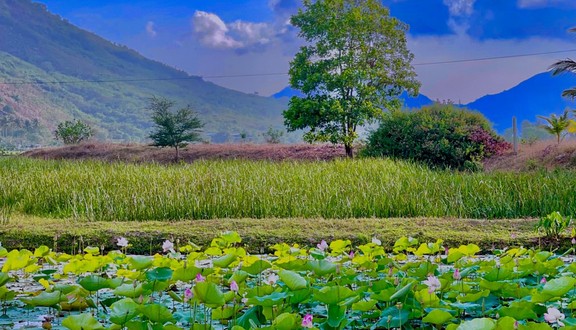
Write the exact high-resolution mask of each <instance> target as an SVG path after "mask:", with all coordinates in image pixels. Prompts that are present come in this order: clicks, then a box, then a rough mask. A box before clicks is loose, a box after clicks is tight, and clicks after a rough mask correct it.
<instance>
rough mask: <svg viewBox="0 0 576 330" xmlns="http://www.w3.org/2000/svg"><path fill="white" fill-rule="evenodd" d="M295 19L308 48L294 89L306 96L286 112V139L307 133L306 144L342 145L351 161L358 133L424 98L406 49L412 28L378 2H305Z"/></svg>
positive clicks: (297, 64)
mask: <svg viewBox="0 0 576 330" xmlns="http://www.w3.org/2000/svg"><path fill="white" fill-rule="evenodd" d="M303 5H304V6H303V9H300V10H299V11H298V13H297V14H296V15H294V16H292V18H291V23H292V25H294V26H296V27H298V28H299V29H300V32H299V36H300V37H302V38H304V39H305V40H306V42H307V45H306V46H303V47H301V48H300V51H299V52H298V53H297V54H296V56H295V57H294V59H293V60H292V62H291V63H290V71H289V73H290V85H291V87H292V88H294V89H298V90H300V91H302V93H303V94H304V96H303V97H302V98H299V97H296V96H294V97H292V98H291V99H290V103H289V108H288V110H286V111H284V123H285V125H286V127H287V129H288V131H294V130H298V129H309V130H308V131H307V132H306V133H305V134H304V139H305V140H306V141H307V142H314V141H329V142H332V143H342V144H344V147H345V149H346V155H347V156H348V157H352V156H353V150H352V146H353V142H354V140H355V139H356V138H357V133H356V129H357V128H358V126H362V125H364V124H366V123H369V122H372V121H374V120H375V119H377V118H380V117H381V115H382V114H383V110H386V109H396V108H399V107H400V101H399V100H398V96H399V95H400V94H401V93H402V91H404V90H407V91H408V92H410V94H413V95H416V94H417V93H418V88H419V85H420V84H419V83H418V82H417V80H416V74H415V72H414V70H413V68H412V66H411V64H410V63H411V61H412V58H413V55H412V54H411V53H410V52H409V51H408V48H407V47H406V36H405V33H406V31H407V26H406V25H405V24H404V23H402V22H400V21H399V20H397V19H396V18H393V17H390V15H389V10H388V8H386V7H383V6H382V3H381V1H379V0H316V1H312V0H304V2H303Z"/></svg>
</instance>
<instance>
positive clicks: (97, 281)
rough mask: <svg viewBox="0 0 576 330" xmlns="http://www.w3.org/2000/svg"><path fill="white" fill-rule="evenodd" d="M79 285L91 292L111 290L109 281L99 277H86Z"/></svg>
mask: <svg viewBox="0 0 576 330" xmlns="http://www.w3.org/2000/svg"><path fill="white" fill-rule="evenodd" d="M78 284H80V285H81V286H82V287H83V288H84V289H86V290H88V291H90V292H96V291H98V290H101V289H106V288H109V282H108V279H106V278H104V277H101V276H97V275H89V276H86V277H84V278H82V279H81V280H80V281H78Z"/></svg>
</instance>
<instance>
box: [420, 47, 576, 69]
mask: <svg viewBox="0 0 576 330" xmlns="http://www.w3.org/2000/svg"><path fill="white" fill-rule="evenodd" d="M570 52H576V49H566V50H554V51H549V52H541V53H528V54H516V55H504V56H492V57H480V58H471V59H463V60H449V61H438V62H424V63H415V64H414V65H415V66H416V65H418V66H420V65H436V64H452V63H465V62H480V61H491V60H501V59H507V58H518V57H529V56H538V55H551V54H560V53H570Z"/></svg>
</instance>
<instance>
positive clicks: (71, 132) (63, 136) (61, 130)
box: [54, 120, 94, 144]
mask: <svg viewBox="0 0 576 330" xmlns="http://www.w3.org/2000/svg"><path fill="white" fill-rule="evenodd" d="M92 135H94V130H93V129H92V127H90V125H88V124H86V123H84V122H82V121H80V120H76V121H70V120H67V121H65V122H62V123H60V124H58V127H57V128H56V130H55V131H54V136H55V138H56V140H61V141H62V142H64V144H77V143H80V142H82V141H84V140H87V139H89V138H90V137H92Z"/></svg>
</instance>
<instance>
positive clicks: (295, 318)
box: [272, 313, 302, 330]
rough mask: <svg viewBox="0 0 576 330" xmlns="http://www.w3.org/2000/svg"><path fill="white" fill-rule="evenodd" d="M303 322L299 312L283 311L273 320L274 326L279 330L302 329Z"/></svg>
mask: <svg viewBox="0 0 576 330" xmlns="http://www.w3.org/2000/svg"><path fill="white" fill-rule="evenodd" d="M301 322H302V318H301V317H300V315H298V314H291V313H282V314H280V315H278V316H277V317H276V318H275V319H274V321H272V326H273V327H274V328H275V329H277V330H293V329H300V328H301V327H300V325H301Z"/></svg>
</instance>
